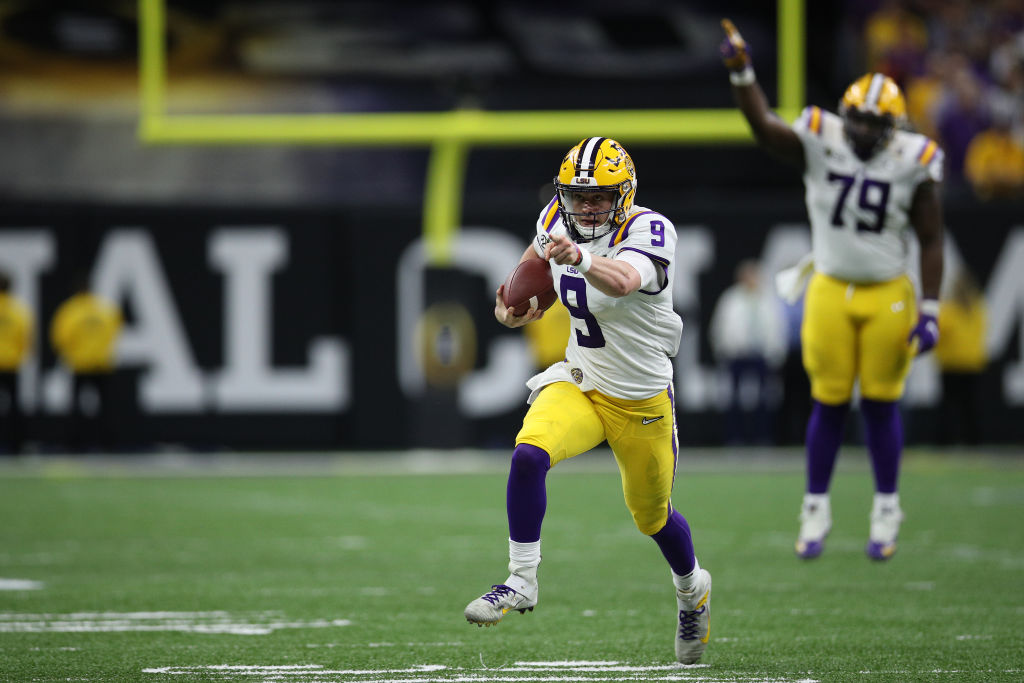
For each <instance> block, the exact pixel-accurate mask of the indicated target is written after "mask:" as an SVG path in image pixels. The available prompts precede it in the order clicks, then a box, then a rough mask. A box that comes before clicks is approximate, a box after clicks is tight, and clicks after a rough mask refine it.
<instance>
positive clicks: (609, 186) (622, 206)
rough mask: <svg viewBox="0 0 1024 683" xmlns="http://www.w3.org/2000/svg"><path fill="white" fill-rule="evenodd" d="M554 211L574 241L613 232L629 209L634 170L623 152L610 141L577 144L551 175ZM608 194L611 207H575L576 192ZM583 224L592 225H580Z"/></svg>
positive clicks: (602, 140) (599, 140)
mask: <svg viewBox="0 0 1024 683" xmlns="http://www.w3.org/2000/svg"><path fill="white" fill-rule="evenodd" d="M555 190H556V192H557V195H558V209H559V211H560V212H561V214H562V217H563V218H564V219H565V223H566V227H567V228H568V230H569V233H570V235H571V236H572V238H573V240H574V241H576V242H589V241H591V240H594V239H597V238H598V237H601V236H602V235H607V234H608V233H609V232H611V231H612V230H616V229H618V228H619V226H621V225H622V223H623V222H624V221H625V220H626V218H628V217H629V214H630V213H631V212H632V210H633V198H634V196H635V195H636V169H635V168H634V167H633V160H632V159H631V158H630V156H629V154H628V153H627V152H626V149H625V148H624V147H623V146H622V145H620V144H619V143H618V142H616V141H615V140H612V139H611V138H601V137H592V138H586V139H585V140H582V141H580V143H579V144H577V145H576V146H575V147H573V148H572V149H570V150H569V152H568V153H567V154H566V155H565V158H564V159H562V165H561V167H559V169H558V175H557V176H555ZM584 192H608V193H611V195H612V203H611V208H609V209H608V210H604V211H599V212H594V211H589V212H583V211H579V210H578V208H577V202H575V201H574V199H575V198H578V196H579V195H580V193H584ZM583 221H586V222H588V223H593V225H583V223H582V222H583Z"/></svg>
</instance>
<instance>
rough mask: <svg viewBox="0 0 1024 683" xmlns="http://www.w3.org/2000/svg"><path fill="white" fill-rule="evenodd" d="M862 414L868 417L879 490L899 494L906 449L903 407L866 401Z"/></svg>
mask: <svg viewBox="0 0 1024 683" xmlns="http://www.w3.org/2000/svg"><path fill="white" fill-rule="evenodd" d="M860 412H861V413H862V414H863V415H864V437H865V440H866V441H867V445H868V453H869V454H870V455H871V467H872V469H873V470H874V472H875V490H876V491H877V492H878V493H896V479H897V478H898V477H899V474H900V452H901V451H902V449H903V421H902V420H901V419H900V410H899V404H898V403H896V402H894V401H872V400H870V399H867V398H862V399H861V401H860Z"/></svg>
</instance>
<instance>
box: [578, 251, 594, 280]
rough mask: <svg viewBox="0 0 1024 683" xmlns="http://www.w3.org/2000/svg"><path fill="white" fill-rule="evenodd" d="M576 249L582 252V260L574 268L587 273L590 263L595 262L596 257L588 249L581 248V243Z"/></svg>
mask: <svg viewBox="0 0 1024 683" xmlns="http://www.w3.org/2000/svg"><path fill="white" fill-rule="evenodd" d="M576 251H578V252H580V261H579V263H577V264H576V265H574V266H573V268H575V269H576V270H578V271H580V272H581V273H585V272H587V271H588V270H590V264H592V263H593V262H594V257H593V256H591V254H590V252H589V251H587V250H586V249H582V248H580V246H579V245H576Z"/></svg>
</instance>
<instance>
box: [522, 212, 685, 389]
mask: <svg viewBox="0 0 1024 683" xmlns="http://www.w3.org/2000/svg"><path fill="white" fill-rule="evenodd" d="M565 230H566V228H565V225H564V224H563V223H562V218H561V215H560V213H559V211H558V202H557V201H555V200H552V201H551V203H550V204H548V205H547V206H546V207H545V208H544V210H543V211H541V214H540V218H539V219H538V221H537V237H536V239H535V240H534V248H535V249H537V250H538V252H539V253H543V247H544V245H545V244H547V242H548V235H550V234H552V233H559V232H564V231H565ZM579 247H580V248H581V249H586V250H587V251H589V252H590V253H591V254H594V255H595V256H605V257H607V258H615V257H616V256H618V255H619V254H623V253H624V252H634V253H640V254H643V255H645V256H646V257H648V258H649V259H650V260H651V262H653V263H654V265H655V271H656V277H655V281H654V282H653V283H652V284H651V285H650V286H649V288H647V289H645V288H643V287H641V288H640V289H639V290H637V291H635V292H633V293H632V294H629V295H627V296H624V297H619V298H615V297H610V296H608V295H607V294H604V293H602V292H601V291H600V290H598V289H597V288H595V287H593V286H592V285H590V284H589V283H588V282H587V280H586V278H584V277H583V274H582V273H580V272H579V271H577V270H576V269H575V268H573V267H572V266H560V265H558V264H556V263H555V262H554V261H551V262H549V263H550V266H551V274H552V276H553V277H554V281H555V291H556V292H557V293H558V296H559V299H561V301H562V303H563V304H565V307H566V308H567V309H568V310H569V315H570V316H571V317H570V320H571V325H572V329H571V330H570V333H569V345H568V347H567V348H566V351H565V357H566V362H563V363H556V364H555V365H554V366H552V368H549V370H548V371H545V373H541V375H538V376H537V377H535V378H534V379H532V380H531V381H530V382H529V383H528V386H530V388H531V389H535V390H536V389H538V388H539V387H541V386H543V385H544V384H549V383H550V382H552V381H558V380H559V379H564V378H565V377H566V373H567V374H568V377H569V378H571V381H573V382H575V383H576V384H577V385H579V386H580V388H581V389H583V390H589V389H597V390H598V391H600V392H601V393H603V394H606V395H608V396H613V397H616V398H624V399H631V400H637V399H643V398H649V397H651V396H654V395H656V394H658V393H660V392H662V391H664V390H665V388H666V387H668V385H669V384H671V382H672V362H671V361H670V360H669V359H670V358H671V357H672V356H675V355H676V351H677V350H678V348H679V339H680V336H681V335H682V331H683V321H682V320H681V319H680V318H679V316H678V315H677V314H676V312H675V311H674V310H673V308H672V287H671V283H672V277H673V275H674V273H675V264H674V263H673V260H672V259H673V256H674V255H675V249H676V229H675V226H673V225H672V222H671V221H669V220H668V219H667V218H665V217H664V216H662V215H661V214H659V213H657V212H656V211H651V210H650V209H645V208H643V207H639V206H638V207H634V209H633V212H632V213H631V214H630V216H629V218H627V219H626V222H625V223H623V225H622V227H620V228H619V229H618V230H615V231H613V232H611V233H609V234H607V235H605V236H603V237H600V238H598V239H596V240H593V241H592V242H587V243H583V244H580V245H579Z"/></svg>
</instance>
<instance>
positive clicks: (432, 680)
mask: <svg viewBox="0 0 1024 683" xmlns="http://www.w3.org/2000/svg"><path fill="white" fill-rule="evenodd" d="M142 671H143V673H149V674H165V675H172V676H179V675H183V674H184V675H190V676H193V677H195V676H200V677H203V678H204V679H205V680H210V681H234V680H246V679H251V678H252V677H267V678H266V679H265V680H274V681H289V682H294V683H489V682H492V681H493V682H495V683H504V682H514V683H548V682H551V683H555V682H558V683H561V682H562V681H565V682H567V683H568V682H569V681H588V682H589V681H594V682H601V683H611V682H622V683H625V682H627V681H629V682H633V683H636V682H642V681H683V682H685V683H818V682H817V681H816V680H815V679H810V678H798V679H789V678H777V677H762V676H758V675H736V674H730V675H716V674H715V673H714V672H712V671H709V670H708V667H707V665H706V664H699V665H694V666H685V665H682V664H654V665H649V666H641V665H632V664H622V663H620V662H602V661H578V662H574V661H564V662H516V663H515V665H513V666H511V667H508V668H502V669H463V668H460V667H448V666H445V665H442V664H417V665H416V666H412V667H409V668H406V669H325V668H324V667H322V666H320V665H317V664H296V665H289V666H259V665H236V664H215V665H209V666H180V667H176V666H164V667H156V668H150V669H143V670H142ZM424 674H427V675H426V676H424ZM583 674H586V675H583Z"/></svg>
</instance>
